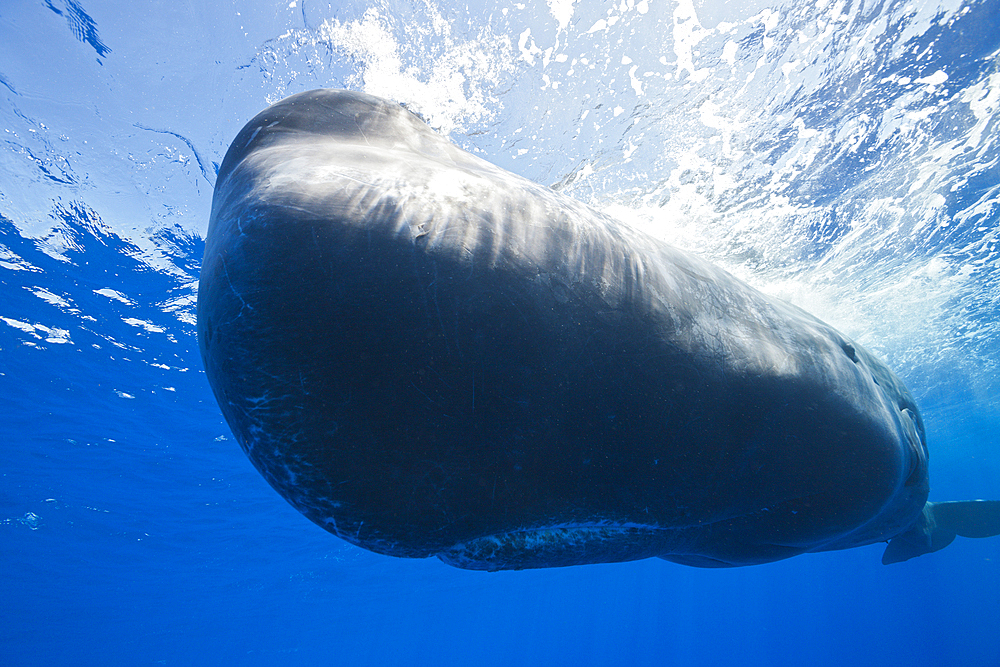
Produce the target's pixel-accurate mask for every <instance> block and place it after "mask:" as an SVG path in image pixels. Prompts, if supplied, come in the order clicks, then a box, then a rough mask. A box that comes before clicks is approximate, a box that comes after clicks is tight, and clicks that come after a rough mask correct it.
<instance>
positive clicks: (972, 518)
mask: <svg viewBox="0 0 1000 667" xmlns="http://www.w3.org/2000/svg"><path fill="white" fill-rule="evenodd" d="M957 535H961V536H962V537H993V536H994V535H1000V500H960V501H954V502H947V503H927V504H926V505H924V512H923V515H922V516H921V517H920V518H918V519H917V521H916V522H915V523H914V524H913V526H912V527H911V528H910V529H909V530H907V531H906V532H905V533H901V534H899V535H897V536H896V537H894V538H892V540H890V541H889V545H888V546H887V547H886V548H885V553H884V554H882V564H883V565H889V564H890V563H902V562H903V561H904V560H909V559H911V558H915V557H916V556H920V555H923V554H929V553H931V552H933V551H938V550H940V549H944V548H945V547H946V546H948V545H949V544H951V542H952V540H954V539H955V537H956V536H957Z"/></svg>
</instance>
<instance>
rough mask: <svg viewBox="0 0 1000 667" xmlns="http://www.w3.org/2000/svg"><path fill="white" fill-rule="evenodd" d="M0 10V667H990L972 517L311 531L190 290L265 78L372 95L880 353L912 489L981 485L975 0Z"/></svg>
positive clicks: (302, 0) (970, 490)
mask: <svg viewBox="0 0 1000 667" xmlns="http://www.w3.org/2000/svg"><path fill="white" fill-rule="evenodd" d="M203 4H204V5H206V6H201V5H196V4H191V3H176V2H157V1H155V0H147V1H144V2H140V3H136V4H134V5H130V6H129V7H128V8H123V7H122V6H121V5H119V4H117V3H113V2H107V1H104V2H101V1H98V0H86V1H83V0H81V1H79V2H78V1H77V0H37V1H34V2H32V1H29V0H16V1H14V2H8V3H4V5H3V6H0V84H2V85H0V126H2V127H0V129H2V135H0V418H2V419H0V568H2V569H0V572H2V575H3V576H2V579H0V601H2V604H0V620H2V623H0V655H2V656H3V657H2V660H0V662H2V663H3V664H10V665H61V664H73V665H91V664H92V665H116V664H120V665H143V664H173V665H190V664H218V663H223V664H260V665H270V664H336V665H340V664H343V665H348V664H360V665H369V664H370V665H391V664H398V665H457V664H462V665H465V664H477V665H509V664H528V665H612V664H623V665H652V664H655V665H663V664H668V665H670V664H675V665H730V664H742V665H842V664H853V665H876V664H877V665H928V666H930V665H1000V643H998V641H997V636H998V631H1000V570H998V568H1000V539H992V540H989V539H987V540H966V539H961V538H960V539H959V540H957V541H956V542H955V543H954V544H953V545H951V546H950V547H948V548H947V549H945V550H943V551H941V552H938V553H935V554H930V555H927V556H924V557H921V558H918V559H914V560H912V561H908V562H906V563H902V564H898V565H893V566H890V567H884V566H882V565H881V564H880V563H879V559H880V557H881V546H880V545H872V546H869V547H864V548H859V549H854V550H850V551H844V552H834V553H823V554H814V555H805V556H800V557H797V558H794V559H790V560H788V561H783V562H779V563H775V564H771V565H766V566H759V567H752V568H738V569H733V570H698V569H692V568H685V567H682V566H678V565H673V564H670V563H667V562H664V561H660V560H656V559H653V560H648V561H641V562H635V563H625V564H614V565H593V566H585V567H576V568H567V569H556V570H538V571H523V572H500V573H481V572H467V571H462V570H457V569H453V568H450V567H448V566H446V565H444V564H442V563H440V562H439V561H437V560H433V559H432V560H401V559H393V558H388V557H383V556H378V555H375V554H371V553H368V552H366V551H363V550H361V549H358V548H355V547H353V546H351V545H348V544H346V543H344V542H342V541H340V540H337V539H336V538H334V537H332V536H330V535H328V534H326V533H325V532H323V531H322V530H320V529H318V528H316V527H315V526H313V525H312V524H310V523H309V522H308V521H307V520H305V519H304V518H303V517H301V516H300V515H299V514H298V513H297V512H296V511H295V510H293V509H292V508H291V507H289V506H288V505H287V504H286V503H285V502H284V501H283V500H281V498H280V497H279V496H278V495H277V494H276V493H275V492H274V491H272V490H271V489H270V488H269V487H268V486H267V484H266V483H265V482H264V480H263V479H262V478H261V477H260V475H259V474H258V473H257V472H256V471H255V470H254V469H253V468H252V466H251V465H250V463H249V462H248V461H247V460H246V458H245V456H244V455H243V454H242V452H241V451H240V450H239V447H238V446H237V445H236V443H235V441H234V440H233V438H232V436H231V434H230V433H229V431H228V427H227V426H226V425H225V423H224V422H223V421H222V418H221V415H220V413H219V410H218V407H217V406H216V404H215V401H214V398H213V396H212V394H211V390H210V389H209V387H208V384H207V382H206V380H205V377H204V374H203V372H202V370H201V361H200V358H199V356H198V350H197V341H196V338H195V335H194V308H195V300H196V290H197V277H198V270H199V264H200V259H201V253H202V250H203V247H204V244H203V240H202V239H203V237H204V233H205V229H206V226H207V220H208V213H209V208H210V204H211V194H212V186H213V184H214V179H215V171H216V169H217V165H218V164H219V163H220V162H221V160H222V156H223V155H224V153H225V151H226V148H227V147H228V144H229V141H231V140H232V138H233V137H234V136H235V135H236V132H237V131H238V130H239V129H240V127H242V125H243V124H244V123H245V122H246V121H247V120H248V119H249V118H251V117H252V116H253V115H254V114H256V113H257V112H258V111H259V110H260V109H262V108H263V107H265V106H266V105H267V104H269V103H270V102H274V101H277V100H278V99H281V98H282V97H284V96H286V95H289V94H292V93H295V92H299V91H302V90H308V89H311V88H316V87H343V88H352V89H356V90H365V91H366V92H370V93H373V94H377V95H382V96H385V97H390V98H393V99H397V100H399V101H400V102H402V103H404V104H406V105H407V106H408V107H409V108H411V109H413V110H414V111H416V112H418V113H420V114H421V115H422V116H423V117H424V118H425V119H427V120H428V122H429V123H430V124H431V125H432V126H433V127H435V128H436V129H438V130H439V131H441V132H442V133H445V134H448V135H449V136H450V137H451V138H452V139H453V140H454V141H456V142H457V143H459V144H460V145H462V146H463V147H465V148H466V149H468V150H471V151H474V152H476V153H477V154H480V155H482V156H483V157H485V158H487V159H489V160H491V161H493V162H495V163H496V164H498V165H500V166H502V167H504V168H507V169H510V170H511V171H514V172H516V173H519V174H521V175H524V176H526V177H529V178H532V179H534V180H537V181H540V182H543V183H546V184H549V185H551V186H552V187H554V188H556V189H560V190H562V191H565V192H567V193H569V194H571V195H572V196H575V197H578V198H580V199H582V200H584V201H587V202H588V203H590V204H591V205H594V206H596V207H598V208H601V209H603V210H605V211H607V212H609V213H611V214H612V215H614V216H616V217H618V218H620V219H622V220H623V224H631V225H636V226H640V227H642V228H644V229H646V230H647V231H650V232H651V233H653V234H656V235H658V236H661V237H663V238H666V239H668V240H669V241H670V242H671V243H674V244H676V245H678V246H680V247H683V248H686V249H688V250H691V251H693V252H696V253H699V254H701V255H703V256H705V257H708V258H709V259H711V260H712V261H715V262H717V263H719V264H721V265H723V266H724V267H725V268H727V269H728V270H730V271H731V272H733V273H734V274H736V275H737V276H739V277H741V278H742V279H744V280H746V281H748V282H750V283H751V284H753V285H755V286H756V287H758V288H760V289H762V290H764V291H765V292H767V293H769V294H773V295H777V296H780V297H782V298H785V299H788V300H790V301H792V302H794V303H796V304H798V305H801V306H802V307H804V308H806V309H807V310H810V311H811V312H813V313H815V314H816V315H818V316H820V317H822V318H823V319H826V320H828V321H830V322H831V323H833V324H835V325H836V326H837V327H839V328H840V329H842V330H843V331H844V332H845V333H847V334H848V335H850V336H852V337H853V338H855V339H857V340H858V341H859V342H861V343H862V344H864V345H866V346H867V347H869V348H870V349H871V350H873V351H874V352H876V353H877V354H879V355H880V356H881V357H882V358H883V359H885V360H886V361H887V363H889V365H890V366H891V367H892V368H894V369H895V370H896V371H897V373H898V374H899V375H900V376H901V377H902V378H903V379H904V380H905V381H906V382H907V384H908V385H909V386H910V388H911V389H912V391H913V393H914V395H915V396H916V398H917V400H918V402H919V404H920V406H921V409H922V411H923V414H924V418H925V422H926V424H927V430H928V434H929V435H928V440H929V446H930V449H931V486H932V489H931V499H932V500H951V499H965V498H1000V449H998V444H1000V443H998V438H997V435H996V434H997V433H998V432H1000V381H998V375H997V368H998V362H1000V324H998V313H1000V252H998V248H997V245H998V242H1000V239H998V234H1000V31H998V30H996V26H997V25H1000V2H998V1H997V0H986V1H983V2H957V1H956V2H950V1H937V2H935V1H929V0H918V1H916V2H893V1H891V0H885V1H883V2H877V3H870V2H846V1H839V0H830V1H828V2H817V3H794V2H778V1H775V2H766V1H763V0H761V1H758V0H740V1H739V2H721V0H720V1H716V2H711V1H705V2H693V1H692V0H663V1H660V0H640V1H639V2H635V1H634V0H621V1H620V2H616V3H608V2H604V1H600V2H598V1H594V0H578V1H573V0H549V1H548V2H545V3H542V2H527V3H505V2H491V1H489V0H486V1H483V2H477V3H471V4H469V3H464V2H463V3H457V2H448V1H446V0H442V1H441V2H431V1H430V0H422V1H420V2H411V1H403V0H385V1H380V2H354V1H353V0H351V1H345V2H338V3H325V2H313V1H311V0H281V1H280V2H269V1H262V0H255V1H254V0H247V1H245V2H240V1H234V2H231V3H203Z"/></svg>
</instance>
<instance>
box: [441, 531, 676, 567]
mask: <svg viewBox="0 0 1000 667" xmlns="http://www.w3.org/2000/svg"><path fill="white" fill-rule="evenodd" d="M674 532H675V531H672V530H670V529H665V528H661V527H658V526H648V525H642V524H626V525H620V524H598V523H595V524H566V525H557V526H546V527H541V528H528V529H518V530H512V531H507V532H503V533H496V534H493V535H487V536H486V537H479V538H476V539H474V540H470V541H468V542H463V543H461V544H456V545H455V546H453V547H451V548H449V549H447V550H445V551H442V552H441V553H439V554H437V557H438V558H440V559H441V560H442V561H444V562H445V563H447V564H448V565H453V566H455V567H460V568H463V569H466V570H487V571H490V572H495V571H497V570H525V569H530V568H541V567H565V566H570V565H588V564H592V563H610V562H622V561H630V560H640V559H643V558H651V557H653V556H658V555H660V554H662V553H664V552H667V551H669V546H670V542H671V541H672V539H671V538H672V536H673V535H674Z"/></svg>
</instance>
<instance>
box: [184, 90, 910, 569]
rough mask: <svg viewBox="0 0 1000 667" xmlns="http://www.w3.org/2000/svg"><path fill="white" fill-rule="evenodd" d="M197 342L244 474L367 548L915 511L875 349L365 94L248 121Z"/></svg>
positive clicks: (850, 525) (744, 555)
mask: <svg viewBox="0 0 1000 667" xmlns="http://www.w3.org/2000/svg"><path fill="white" fill-rule="evenodd" d="M198 337H199V343H200V347H201V353H202V358H203V360H204V365H205V369H206V372H207V376H208V379H209V381H210V384H211V386H212V388H213V390H214V392H215V395H216V397H217V399H218V402H219V405H220V407H221V409H222V412H223V414H224V416H225V419H226V421H227V422H228V423H229V425H230V427H231V428H232V431H233V433H234V434H235V436H236V438H237V439H238V441H239V443H240V445H241V447H242V448H243V450H244V451H245V452H246V454H247V455H248V456H249V458H250V460H251V461H252V462H253V464H254V465H255V466H256V467H257V469H258V470H259V471H260V472H261V474H262V475H263V476H264V477H265V478H266V479H267V481H268V482H269V483H270V484H271V485H272V486H273V487H274V488H275V489H276V490H277V491H278V492H279V493H280V494H281V495H282V496H283V497H285V498H286V499H287V500H288V502H290V503H291V504H292V505H293V506H294V507H296V508H297V509H298V510H299V511H300V512H302V513H303V514H304V515H305V516H307V517H308V518H309V519H311V520H312V521H314V522H315V523H317V524H318V525H320V526H321V527H323V528H325V529H326V530H328V531H330V532H332V533H334V534H335V535H338V536H340V537H341V538H343V539H345V540H347V541H349V542H352V543H354V544H357V545H359V546H362V547H364V548H366V549H370V550H372V551H376V552H379V553H383V554H389V555H394V556H406V557H428V556H438V557H440V558H441V559H442V560H444V561H445V562H448V563H450V564H453V565H457V566H460V567H467V568H473V569H487V570H497V569H520V568H527V567H551V566H563V565H576V564H584V563H596V562H611V561H626V560H634V559H639V558H647V557H651V556H660V557H662V558H666V559H668V560H672V561H675V562H678V563H683V564H687V565H697V566H705V567H713V566H734V565H751V564H757V563H764V562H768V561H774V560H778V559H782V558H786V557H789V556H793V555H796V554H800V553H803V552H811V551H822V550H829V549H843V548H848V547H854V546H859V545H864V544H869V543H873V542H878V541H886V540H888V539H890V538H893V537H895V536H897V535H899V534H901V533H905V532H907V531H913V530H915V529H920V528H921V527H922V526H923V523H921V522H923V521H924V516H925V513H924V512H923V510H924V507H925V501H926V499H927V494H928V479H927V448H926V444H925V440H924V429H923V424H922V422H921V418H920V414H919V412H918V410H917V407H916V405H915V404H914V401H913V398H912V397H911V395H910V394H909V392H908V391H907V390H906V388H905V387H904V386H903V384H902V383H901V382H900V380H899V379H898V378H897V377H896V376H895V375H894V374H893V373H892V372H891V371H890V370H889V369H888V368H886V366H885V365H883V364H882V363H881V362H880V361H879V360H877V359H876V358H875V357H873V356H872V355H871V354H869V353H868V352H867V351H865V350H864V349H863V348H862V347H860V346H859V345H857V344H855V343H853V342H851V341H850V340H848V339H847V338H846V337H845V336H843V335H842V334H840V333H838V332H837V331H836V330H834V329H833V328H832V327H830V326H828V325H827V324H824V323H823V322H821V321H819V320H818V319H816V318H814V317H812V316H811V315H809V314H807V313H805V312H804V311H802V310H800V309H798V308H796V307H794V306H791V305H788V304H786V303H783V302H781V301H778V300H775V299H772V298H769V297H767V296H765V295H763V294H761V293H760V292H758V291H756V290H754V289H752V288H750V287H749V286H747V285H745V284H744V283H742V282H740V281H739V280H737V279H735V278H734V277H732V276H731V275H729V274H728V273H726V272H724V271H722V270H721V269H719V268H716V267H714V266H712V265H711V264H709V263H707V262H705V261H703V260H701V259H699V258H697V257H695V256H692V255H690V254H688V253H685V252H682V251H680V250H677V249H675V248H673V247H671V246H669V245H667V244H665V243H662V242H660V241H658V240H655V239H653V238H651V237H649V236H647V235H645V234H643V233H641V232H639V231H636V230H634V229H632V228H629V227H627V226H625V225H623V224H621V223H619V222H616V221H614V220H612V219H610V218H608V217H606V216H604V215H602V214H600V213H597V212H595V211H593V210H592V209H590V208H588V207H587V206H585V205H583V204H581V203H579V202H577V201H575V200H573V199H570V198H568V197H566V196H563V195H560V194H559V193H556V192H553V191H552V190H550V189H548V188H545V187H543V186H539V185H537V184H534V183H531V182H529V181H527V180H525V179H522V178H520V177H518V176H515V175H513V174H510V173H509V172H506V171H504V170H502V169H500V168H498V167H495V166H493V165H491V164H489V163H488V162H485V161H484V160H482V159H480V158H478V157H475V156H473V155H471V154H469V153H467V152H465V151H463V150H461V149H459V148H458V147H456V146H454V145H452V144H451V143H449V142H448V141H447V140H446V139H444V138H443V137H441V136H439V135H437V134H436V133H435V132H434V131H432V130H431V129H430V128H429V127H428V126H427V125H426V124H425V123H423V122H422V121H421V120H420V119H419V118H418V117H416V116H415V115H413V114H412V113H410V112H408V111H407V110H406V109H404V108H403V107H401V106H400V105H398V104H395V103H392V102H388V101H385V100H381V99H379V98H376V97H373V96H370V95H365V94H361V93H355V92H347V91H333V90H317V91H311V92H307V93H301V94H298V95H294V96H292V97H290V98H288V99H286V100H283V101H281V102H279V103H277V104H275V105H273V106H271V107H269V108H268V109H266V110H265V111H263V112H261V113H260V114H259V115H258V116H256V117H255V118H254V119H253V120H251V121H250V122H249V123H248V124H247V125H246V127H244V128H243V130H242V131H241V132H240V133H239V135H238V136H237V137H236V139H235V140H234V142H233V144H232V146H231V147H230V149H229V152H228V153H227V154H226V157H225V160H224V162H223V164H222V166H221V168H220V171H219V174H218V181H217V184H216V188H215V197H214V201H213V205H212V215H211V221H210V225H209V230H208V235H207V238H206V250H205V258H204V264H203V268H202V274H201V281H200V286H199V295H198Z"/></svg>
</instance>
